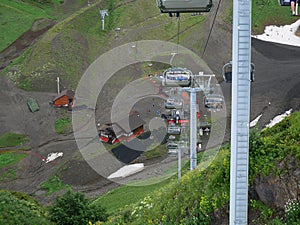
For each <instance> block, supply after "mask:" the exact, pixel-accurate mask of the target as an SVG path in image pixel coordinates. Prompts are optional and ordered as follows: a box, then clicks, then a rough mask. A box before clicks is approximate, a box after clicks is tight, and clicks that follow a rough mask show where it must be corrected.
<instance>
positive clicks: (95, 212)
mask: <svg viewBox="0 0 300 225" xmlns="http://www.w3.org/2000/svg"><path fill="white" fill-rule="evenodd" d="M49 213H50V219H51V221H53V222H55V223H56V224H58V225H82V224H88V222H89V221H91V222H93V223H95V222H97V221H105V220H106V219H107V216H108V215H107V213H106V210H105V209H104V208H103V207H101V206H100V205H91V204H89V201H88V200H87V199H86V198H85V197H84V195H83V194H81V193H79V192H72V191H68V192H67V193H66V194H64V195H63V196H62V197H57V198H56V200H55V202H54V204H53V206H51V207H50V210H49Z"/></svg>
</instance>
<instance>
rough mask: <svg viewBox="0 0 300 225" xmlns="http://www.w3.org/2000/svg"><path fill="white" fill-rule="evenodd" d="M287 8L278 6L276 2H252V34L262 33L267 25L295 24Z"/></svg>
mask: <svg viewBox="0 0 300 225" xmlns="http://www.w3.org/2000/svg"><path fill="white" fill-rule="evenodd" d="M296 20H297V18H295V17H292V16H291V12H290V7H289V6H280V5H279V4H278V1H272V0H255V1H252V33H253V34H257V33H262V32H263V31H264V28H265V26H267V25H270V24H271V25H285V24H291V23H293V22H295V21H296Z"/></svg>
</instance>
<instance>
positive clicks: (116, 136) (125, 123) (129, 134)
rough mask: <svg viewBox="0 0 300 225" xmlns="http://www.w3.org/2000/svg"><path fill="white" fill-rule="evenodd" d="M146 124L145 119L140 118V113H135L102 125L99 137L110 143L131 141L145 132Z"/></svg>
mask: <svg viewBox="0 0 300 225" xmlns="http://www.w3.org/2000/svg"><path fill="white" fill-rule="evenodd" d="M144 124H145V121H144V120H143V119H142V118H140V116H139V113H133V114H131V115H129V118H125V119H122V120H119V121H118V122H116V123H108V124H105V125H104V126H102V127H101V128H100V130H99V137H100V140H101V141H103V142H106V143H110V144H115V143H118V142H120V141H129V140H131V139H132V138H134V137H136V136H138V135H140V134H142V133H144Z"/></svg>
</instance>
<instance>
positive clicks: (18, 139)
mask: <svg viewBox="0 0 300 225" xmlns="http://www.w3.org/2000/svg"><path fill="white" fill-rule="evenodd" d="M25 141H26V137H25V135H24V134H16V133H4V134H3V135H2V136H1V137H0V148H3V147H14V146H19V145H22V144H23V143H24V142H25Z"/></svg>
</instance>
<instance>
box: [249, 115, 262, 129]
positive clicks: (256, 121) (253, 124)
mask: <svg viewBox="0 0 300 225" xmlns="http://www.w3.org/2000/svg"><path fill="white" fill-rule="evenodd" d="M261 116H262V114H260V115H259V116H258V117H256V118H255V119H254V120H252V121H251V122H250V127H255V125H256V124H257V123H258V121H259V119H260V117H261Z"/></svg>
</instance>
